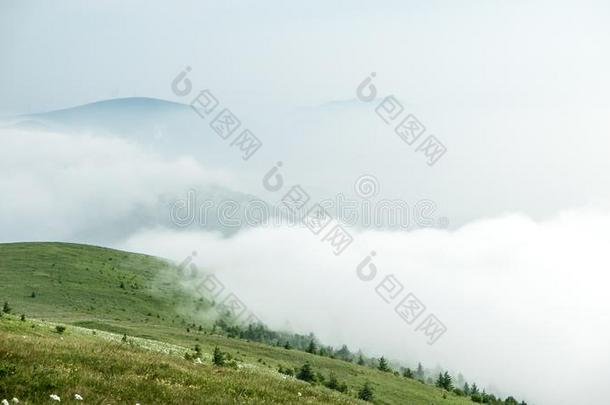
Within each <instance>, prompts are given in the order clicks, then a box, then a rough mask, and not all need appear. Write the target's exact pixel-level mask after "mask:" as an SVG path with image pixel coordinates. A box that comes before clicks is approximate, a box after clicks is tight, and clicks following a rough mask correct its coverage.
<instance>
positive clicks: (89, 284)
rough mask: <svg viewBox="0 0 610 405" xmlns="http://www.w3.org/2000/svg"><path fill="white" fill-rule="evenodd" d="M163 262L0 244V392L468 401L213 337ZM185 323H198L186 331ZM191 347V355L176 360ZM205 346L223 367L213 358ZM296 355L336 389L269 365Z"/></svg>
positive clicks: (28, 396)
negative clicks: (61, 328)
mask: <svg viewBox="0 0 610 405" xmlns="http://www.w3.org/2000/svg"><path fill="white" fill-rule="evenodd" d="M171 266H172V265H171V264H169V263H168V262H166V261H164V260H162V259H158V258H154V257H150V256H145V255H139V254H133V253H127V252H121V251H116V250H111V249H105V248H99V247H92V246H84V245H75V244H62V243H15V244H0V301H1V302H4V301H8V302H9V303H10V306H11V307H12V311H11V314H10V315H4V316H3V317H2V318H0V400H2V399H3V398H7V399H9V400H10V399H11V398H13V397H17V398H19V399H20V400H21V403H31V404H38V403H48V402H50V399H49V395H52V394H56V395H59V396H60V397H61V398H62V402H66V401H67V402H77V401H73V400H72V399H71V398H73V397H74V394H79V395H81V396H82V397H83V398H85V401H84V402H86V403H99V404H124V403H133V404H135V403H140V404H142V405H144V404H165V403H168V404H182V403H184V404H199V403H201V404H225V403H227V404H228V403H231V404H234V403H239V404H241V403H244V404H263V403H264V404H292V403H311V404H315V403H325V404H348V403H354V404H355V403H363V404H364V403H366V402H363V401H360V400H358V399H356V393H357V392H358V390H359V389H360V388H361V387H362V386H363V385H364V384H365V382H369V383H370V385H371V386H372V387H373V390H374V403H376V404H447V405H453V404H456V405H458V404H472V403H473V402H472V401H471V400H470V399H469V398H468V397H463V396H458V395H456V394H454V393H451V392H447V391H443V390H441V389H439V388H436V387H434V386H431V385H426V384H423V383H421V382H418V381H416V380H413V379H409V378H404V377H401V376H397V375H394V374H392V373H387V372H382V371H379V370H376V369H374V368H371V367H366V366H359V365H357V364H354V363H350V362H346V361H341V360H337V359H332V358H329V357H322V356H317V355H312V354H309V353H305V352H302V351H297V350H286V349H284V348H282V347H275V346H270V345H265V344H262V343H256V342H249V341H246V340H241V339H235V338H228V337H226V336H222V335H219V334H215V333H212V331H211V328H210V325H209V324H205V322H204V321H203V320H202V319H198V318H197V315H195V314H201V313H203V312H204V311H205V309H206V308H207V307H206V305H208V304H206V303H205V302H204V303H202V302H201V301H197V300H194V299H193V298H192V297H190V296H188V295H186V294H185V293H183V292H181V290H180V289H179V288H177V287H176V284H175V283H173V282H172V281H171V277H169V278H168V277H165V276H163V277H159V275H160V274H171V273H172V271H173V270H172V268H171ZM176 308H181V311H180V312H176ZM21 314H25V317H26V320H25V321H22V320H20V315H21ZM191 323H197V324H202V325H203V328H202V330H201V331H199V330H198V329H191V330H190V332H187V331H186V328H185V326H184V325H185V324H191ZM56 324H62V325H65V326H66V330H65V332H63V333H58V332H57V331H56V330H55V327H56ZM123 334H125V335H127V341H126V342H124V341H123V340H124V339H123ZM195 345H199V346H200V347H201V351H202V352H201V354H200V355H199V357H200V359H201V361H200V362H199V361H195V360H192V359H189V360H187V359H185V353H186V352H188V353H194V352H193V348H194V347H195ZM214 347H219V348H221V350H223V351H225V352H227V353H228V354H230V355H231V356H232V357H233V358H234V359H235V360H236V361H235V365H234V367H217V366H214V365H213V364H212V361H211V359H212V354H211V353H212V351H213V349H214ZM305 362H309V363H310V364H311V365H312V367H313V369H314V370H315V371H316V372H319V373H321V374H322V375H324V376H329V375H330V373H331V372H332V373H333V374H334V375H336V376H337V378H338V379H339V381H341V382H345V383H346V384H347V387H348V390H347V392H346V393H339V392H337V391H334V390H331V389H328V388H326V387H324V386H323V385H321V384H315V385H314V384H309V383H306V382H303V381H300V380H297V379H296V378H293V377H290V376H286V375H283V374H280V373H279V372H278V371H277V370H278V368H279V367H280V366H282V367H290V368H299V367H301V366H302V365H303V364H304V363H305Z"/></svg>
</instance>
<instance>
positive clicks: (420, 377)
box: [415, 363, 425, 380]
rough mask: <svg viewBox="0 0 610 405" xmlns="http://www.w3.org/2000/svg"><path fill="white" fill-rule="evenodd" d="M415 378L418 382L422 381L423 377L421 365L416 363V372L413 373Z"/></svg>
mask: <svg viewBox="0 0 610 405" xmlns="http://www.w3.org/2000/svg"><path fill="white" fill-rule="evenodd" d="M415 377H416V378H417V379H418V380H423V379H424V377H425V372H424V366H422V365H421V363H417V371H415Z"/></svg>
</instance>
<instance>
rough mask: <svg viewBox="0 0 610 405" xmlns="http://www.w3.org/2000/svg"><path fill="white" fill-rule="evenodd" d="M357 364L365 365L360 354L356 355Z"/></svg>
mask: <svg viewBox="0 0 610 405" xmlns="http://www.w3.org/2000/svg"><path fill="white" fill-rule="evenodd" d="M358 365H359V366H364V365H365V362H364V358H363V357H362V354H359V355H358Z"/></svg>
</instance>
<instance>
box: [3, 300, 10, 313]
mask: <svg viewBox="0 0 610 405" xmlns="http://www.w3.org/2000/svg"><path fill="white" fill-rule="evenodd" d="M11 311H12V308H11V306H10V305H9V304H8V301H4V306H3V307H2V312H4V313H5V314H10V313H11Z"/></svg>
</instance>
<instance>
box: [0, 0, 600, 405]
mask: <svg viewBox="0 0 610 405" xmlns="http://www.w3.org/2000/svg"><path fill="white" fill-rule="evenodd" d="M608 21H610V3H608V2H606V1H525V0H523V1H519V0H516V1H484V0H481V1H468V2H462V3H461V4H458V3H457V2H452V1H426V2H421V1H417V2H416V1H390V2H383V4H380V3H374V2H357V1H333V2H328V1H315V0H314V1H303V2H300V3H297V2H283V1H265V2H262V1H217V2H202V1H193V2H186V1H184V2H171V3H170V2H166V3H161V2H151V1H130V2H124V1H103V2H93V1H90V2H83V1H61V2H59V1H58V2H54V3H52V2H47V1H6V0H0V55H1V56H2V58H1V59H2V63H0V89H1V91H0V116H9V115H14V114H22V113H34V112H41V111H47V110H53V109H59V108H65V107H71V106H76V105H80V104H84V103H88V102H92V101H97V100H103V99H111V98H119V97H132V96H142V97H156V98H161V99H166V100H173V101H179V102H183V103H188V102H189V101H190V99H189V98H188V97H185V98H180V97H177V96H176V95H174V94H173V93H172V92H171V89H170V83H171V81H172V80H173V78H174V77H175V76H176V75H177V74H178V73H179V72H180V71H181V70H182V69H184V68H185V67H186V66H190V67H192V72H191V74H190V79H192V82H193V85H194V87H195V88H197V89H202V88H210V89H212V90H213V91H214V94H215V95H217V96H218V97H219V98H220V99H221V100H222V102H223V103H224V104H226V105H228V106H230V108H231V109H232V110H234V111H235V112H238V113H239V115H240V118H242V119H243V120H244V122H247V123H248V126H250V127H251V128H252V129H253V130H255V132H256V133H257V134H259V135H260V137H261V138H263V139H264V141H265V148H264V150H261V154H260V155H259V156H257V157H256V159H253V160H252V161H251V162H250V163H247V165H246V164H245V163H243V162H242V161H241V160H240V158H239V157H235V156H231V157H230V149H228V148H227V149H226V151H225V152H222V153H226V154H227V155H226V156H225V155H222V153H220V155H221V156H220V158H221V159H220V161H225V160H223V159H225V158H226V162H227V164H226V167H216V166H215V167H210V165H209V162H208V161H206V159H205V151H203V150H202V149H197V148H191V145H185V150H186V151H187V152H185V153H184V155H182V156H166V155H164V154H163V152H164V151H163V150H157V149H154V148H150V147H149V146H150V145H142V144H138V143H135V142H132V141H130V140H129V139H125V138H124V137H123V138H121V137H119V136H114V134H107V133H104V134H103V135H101V134H100V133H101V132H103V131H101V130H100V133H96V131H95V130H92V131H90V132H87V133H79V134H76V135H75V134H67V133H61V132H60V131H59V132H58V131H52V132H48V131H41V130H31V129H29V130H26V129H23V128H21V129H15V128H0V189H1V190H3V193H4V196H3V198H2V200H1V201H0V242H8V241H31V240H65V241H75V242H89V243H99V244H105V245H110V246H113V247H119V248H124V249H130V250H136V251H143V252H148V253H152V254H157V255H161V256H165V257H169V258H172V259H176V260H180V259H181V258H182V257H184V256H185V255H186V254H189V253H190V252H191V251H192V250H198V251H200V252H205V253H202V254H201V255H200V260H201V263H200V264H201V265H202V266H203V267H206V268H211V269H213V270H214V271H218V272H219V273H220V274H221V275H222V276H223V277H224V279H226V280H227V282H228V283H231V285H232V286H233V288H235V290H236V291H239V293H240V294H241V295H242V296H243V297H244V300H246V301H248V302H249V303H251V305H252V306H253V308H255V309H256V311H257V312H258V313H259V314H261V316H262V317H263V318H264V319H263V320H264V321H266V322H269V323H270V324H272V325H273V326H276V327H284V326H286V325H288V324H290V326H291V327H293V328H295V329H296V330H299V331H302V332H308V331H310V330H314V331H316V333H318V334H319V335H320V336H321V337H323V338H325V339H327V340H328V341H331V342H336V343H341V342H344V341H345V342H350V344H351V345H353V346H355V347H357V346H360V347H363V348H368V349H370V350H371V351H377V352H379V353H381V352H386V353H388V354H390V355H392V356H394V357H395V358H399V359H404V360H406V361H412V360H418V359H421V360H422V361H425V362H426V364H427V365H429V366H431V367H434V366H435V365H436V364H438V363H440V364H441V365H443V366H445V367H449V368H450V369H451V370H455V371H463V372H464V373H465V374H466V375H467V377H470V378H475V379H476V380H477V381H480V382H481V384H484V385H486V384H494V385H495V386H498V387H500V388H501V389H503V392H504V393H506V394H509V393H515V394H517V395H518V396H521V397H524V398H526V399H528V400H531V401H534V402H535V403H537V404H546V403H552V404H573V403H578V402H582V401H583V400H585V402H587V403H602V402H603V401H604V399H605V398H607V397H608V395H609V394H608V390H607V388H606V385H605V384H604V383H603V382H602V381H599V375H603V376H607V375H608V374H609V373H610V352H609V350H608V348H607V345H606V344H605V342H607V340H608V337H610V328H609V319H608V315H607V314H608V313H609V310H610V308H608V303H607V300H606V299H605V298H604V297H605V295H604V294H605V290H604V288H603V286H605V285H607V284H608V276H607V269H608V264H609V261H608V257H607V255H605V254H604V252H605V249H606V246H607V245H608V242H610V233H608V224H609V219H608V218H609V212H610V192H609V191H610V190H609V188H608V184H610V160H609V159H608V150H609V148H610V122H609V120H608V117H609V116H610V105H609V104H608V101H607V95H608V94H609V93H610V76H609V75H608V72H610V25H609V24H608ZM371 72H375V73H376V78H375V81H374V84H375V86H376V87H377V89H378V90H379V94H378V96H379V97H384V96H386V95H389V94H393V95H395V96H396V97H397V98H398V99H399V100H400V101H401V102H402V103H403V104H404V106H405V109H406V110H408V111H409V112H412V113H413V114H416V115H417V117H418V118H419V119H420V120H421V121H423V122H424V123H425V125H426V127H427V129H428V130H429V131H430V133H433V134H435V135H436V136H437V137H438V138H439V139H440V140H441V141H442V142H443V143H444V144H445V145H446V146H447V149H448V151H447V154H446V156H444V157H443V158H442V159H441V160H440V161H439V162H438V163H437V164H436V165H435V166H434V167H428V166H427V165H426V164H425V163H424V161H423V160H422V159H418V156H417V155H416V154H414V152H413V148H410V149H409V148H408V147H407V146H406V145H405V144H403V143H401V141H400V140H399V139H398V138H397V137H396V135H394V134H393V133H392V129H391V128H389V127H388V126H386V125H385V124H384V123H383V122H381V121H380V119H379V117H377V116H376V115H375V112H374V103H371V104H364V103H362V102H361V101H359V100H357V99H356V98H355V97H356V87H357V86H358V85H359V83H360V82H361V81H362V80H363V79H364V78H365V77H367V76H368V75H369V74H370V73H371ZM133 118H134V123H130V125H131V124H133V125H136V124H138V122H137V120H138V117H133ZM140 118H141V117H140ZM196 130H198V128H197V129H196ZM208 131H209V130H208ZM166 135H167V136H170V137H171V136H172V135H176V134H172V133H171V131H170V132H169V133H168V134H166ZM214 140H216V138H214ZM230 159H235V161H236V162H238V163H239V165H241V166H239V165H237V164H234V163H232V162H233V161H230ZM280 159H281V160H283V161H284V168H283V170H285V172H284V173H285V175H286V177H287V178H290V179H291V180H290V181H291V183H300V184H303V185H305V186H307V187H310V188H311V189H312V190H316V191H317V192H319V194H320V195H324V193H327V192H328V193H331V194H333V195H334V194H336V193H339V192H345V193H349V192H350V191H352V190H353V181H354V180H355V179H356V178H358V177H359V176H361V175H362V174H365V173H366V174H372V175H374V176H376V177H377V178H378V180H379V182H380V184H381V195H380V196H379V197H380V198H381V197H386V198H403V199H405V200H407V201H409V202H414V201H416V200H418V199H421V198H430V199H432V200H434V201H436V202H437V204H438V208H439V211H440V212H442V213H443V214H445V215H447V216H448V217H449V218H450V220H451V223H452V227H451V229H450V230H448V231H447V230H445V231H441V230H420V231H416V232H411V233H407V232H384V231H371V230H368V231H362V230H360V231H355V232H356V233H355V235H356V236H357V237H358V239H359V240H360V241H361V245H362V246H365V247H366V249H359V250H357V251H356V252H353V253H350V255H346V256H344V257H342V258H341V260H340V261H337V260H335V259H336V258H334V257H332V256H331V257H329V256H328V254H327V252H322V251H320V250H321V246H322V245H321V244H319V243H318V242H317V241H315V240H313V241H312V239H311V235H310V234H308V233H307V231H305V230H303V229H284V228H275V229H268V228H258V229H253V230H249V231H247V232H239V233H237V234H236V235H235V236H233V237H231V238H222V237H220V236H219V235H216V234H211V233H209V232H203V231H202V230H190V231H189V232H178V231H176V230H175V229H174V230H170V229H166V228H165V227H163V224H162V221H160V220H159V219H160V218H164V219H166V218H167V214H168V213H167V211H166V208H167V207H166V204H165V203H166V198H167V196H170V195H173V196H183V195H185V193H186V191H187V190H188V189H189V188H190V187H195V186H196V185H202V184H212V183H214V184H221V185H223V186H225V187H227V188H231V189H233V190H237V191H240V192H249V193H253V194H255V195H256V194H259V193H261V194H263V195H261V197H268V196H267V195H264V193H263V190H262V189H261V183H260V179H261V177H262V175H263V174H264V173H265V172H266V171H267V170H268V169H269V168H270V167H271V166H272V165H274V164H275V162H276V161H278V160H280ZM271 202H277V200H272V201H271ZM143 213H146V215H151V218H153V219H157V220H159V221H158V223H154V224H153V225H154V226H150V222H146V221H145V219H150V218H148V217H147V218H142V216H143V215H144V214H143ZM151 213H153V214H151ZM155 215H158V216H155ZM143 224H144V225H143ZM109 230H110V231H112V232H107V231H109ZM101 231H104V232H101ZM102 235H103V236H102ZM96 238H97V239H96ZM371 246H372V247H371ZM369 247H370V249H377V250H378V251H379V257H378V260H379V266H380V267H383V268H384V269H387V272H394V274H396V275H398V276H400V277H401V278H402V279H403V280H404V282H405V283H409V285H410V287H409V288H413V289H416V290H417V293H419V294H420V295H421V298H422V299H424V300H425V301H426V302H427V303H428V305H429V306H430V307H431V308H434V311H436V313H437V314H438V315H439V317H441V318H442V319H443V320H444V321H445V322H446V324H447V325H448V327H449V331H448V332H447V337H446V339H445V340H444V341H443V342H439V344H437V345H435V346H433V347H429V346H427V345H425V344H422V343H421V342H420V341H418V340H417V338H418V336H417V335H415V334H413V332H410V331H408V330H404V329H401V328H400V325H398V326H397V324H396V322H397V321H396V320H395V319H394V318H392V312H391V310H389V309H388V308H387V307H384V306H383V305H380V304H379V302H377V301H374V300H375V299H376V298H377V297H376V296H375V294H374V292H373V291H372V290H371V289H370V288H369V289H367V287H365V286H363V285H359V284H358V283H357V279H355V277H354V274H353V269H354V267H355V266H356V265H357V263H359V261H360V260H361V259H362V257H363V256H364V255H366V254H368V252H369ZM237 250H239V252H240V255H235V254H234V252H235V251H237ZM306 252H311V254H306ZM270 285H271V286H274V285H277V286H282V287H285V288H284V289H281V288H279V287H278V288H277V296H275V298H276V299H275V300H274V301H273V302H269V301H268V300H266V299H267V298H268V291H269V286H270ZM321 285H327V286H329V288H328V289H323V288H320V286H321ZM246 286H248V287H252V286H255V287H256V288H246ZM330 287H332V289H331V288H330ZM261 291H262V294H261ZM328 291H333V293H332V294H330V293H328V294H326V293H327V292H328ZM312 294H313V298H314V302H316V306H315V307H313V308H312V307H310V306H308V302H309V301H308V297H311V296H312ZM289 300H292V303H293V306H292V307H291V308H289V309H286V308H277V307H276V306H275V305H273V304H274V303H275V302H282V301H289ZM321 313H323V314H328V317H324V316H322V315H321ZM361 313H366V314H369V315H370V318H371V319H372V321H371V322H374V324H375V328H374V329H376V330H379V331H381V332H382V333H379V334H370V335H368V334H360V333H359V332H360V327H361V317H360V314H361ZM295 314H296V315H295ZM405 353H406V354H405ZM561 364H565V366H561V367H559V366H558V365H561ZM566 373H567V374H566ZM602 386H603V387H602Z"/></svg>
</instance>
